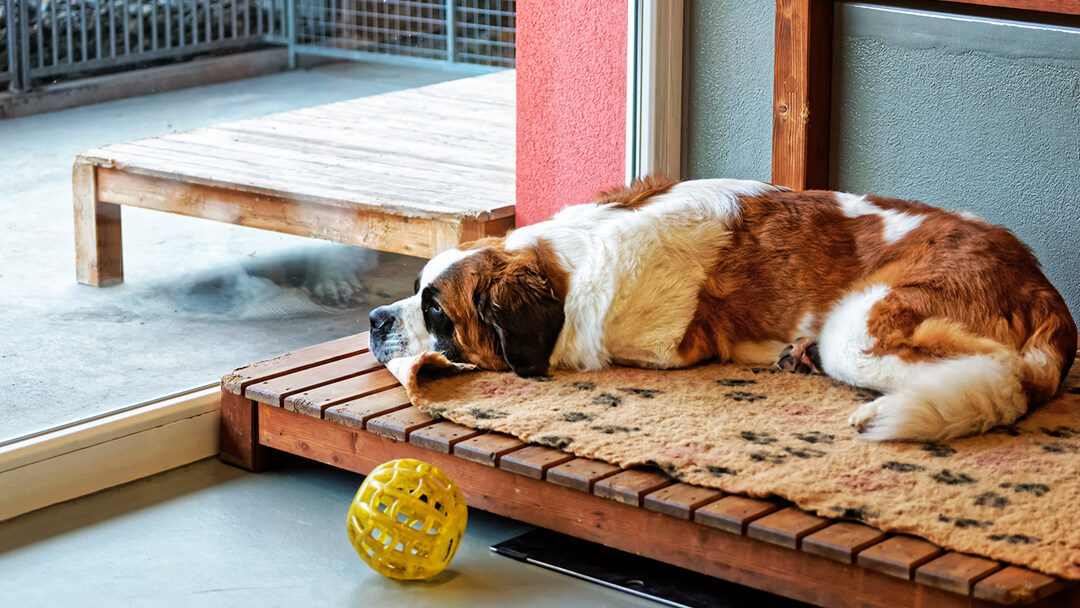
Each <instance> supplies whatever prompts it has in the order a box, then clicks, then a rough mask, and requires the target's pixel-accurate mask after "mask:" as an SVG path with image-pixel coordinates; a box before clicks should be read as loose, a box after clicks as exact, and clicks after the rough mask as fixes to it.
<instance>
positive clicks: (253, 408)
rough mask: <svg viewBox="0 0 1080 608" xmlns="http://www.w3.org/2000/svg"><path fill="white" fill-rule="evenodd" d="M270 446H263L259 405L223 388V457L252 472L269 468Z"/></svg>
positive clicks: (230, 462)
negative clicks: (267, 447) (267, 454)
mask: <svg viewBox="0 0 1080 608" xmlns="http://www.w3.org/2000/svg"><path fill="white" fill-rule="evenodd" d="M265 453H266V448H264V447H262V446H261V445H259V412H258V404H256V403H255V402H254V401H252V400H251V399H247V398H245V397H242V396H240V395H235V394H233V393H230V392H229V391H226V390H224V388H222V391H221V460H222V461H224V462H226V463H228V464H231V465H236V466H238V467H240V468H242V469H247V470H249V471H255V472H258V471H261V470H263V468H264V467H265V464H266V458H265Z"/></svg>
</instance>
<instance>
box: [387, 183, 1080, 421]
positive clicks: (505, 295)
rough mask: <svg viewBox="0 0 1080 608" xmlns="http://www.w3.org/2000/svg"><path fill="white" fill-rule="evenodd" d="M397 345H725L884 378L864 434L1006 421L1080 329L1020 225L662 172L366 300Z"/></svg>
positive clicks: (877, 382)
mask: <svg viewBox="0 0 1080 608" xmlns="http://www.w3.org/2000/svg"><path fill="white" fill-rule="evenodd" d="M370 323H371V333H370V340H371V348H372V351H373V353H374V354H375V356H376V358H378V359H379V360H380V361H382V362H386V361H388V360H390V359H392V358H394V357H399V356H405V355H411V354H416V353H418V352H421V351H426V350H435V351H438V352H441V353H443V354H444V355H445V356H446V357H447V358H449V359H450V360H452V361H458V362H463V363H470V364H473V365H476V366H478V367H480V368H482V369H488V370H513V371H514V372H515V373H517V374H518V375H521V376H527V377H532V376H543V375H547V374H548V372H549V370H550V369H552V368H555V369H566V370H599V369H603V368H604V367H606V366H609V365H612V364H618V365H628V366H636V367H643V368H657V369H670V368H680V367H687V366H691V365H695V364H698V363H703V362H708V361H717V362H735V363H742V364H752V365H767V364H776V365H778V366H780V367H781V368H783V369H786V370H791V371H800V372H808V371H818V370H819V371H821V372H823V373H824V374H827V375H828V376H830V377H832V378H834V379H836V380H839V381H841V382H844V383H847V384H851V385H854V386H858V387H863V388H868V389H873V390H875V391H879V392H880V393H882V395H881V396H880V397H878V398H877V399H875V400H873V401H871V402H868V403H865V404H863V405H861V406H859V407H858V408H857V409H856V410H855V411H854V413H853V414H852V415H851V418H850V420H849V422H850V424H851V426H853V427H854V429H855V430H856V431H857V432H858V434H859V435H860V436H862V437H864V438H866V439H869V440H919V441H932V440H942V439H948V438H953V437H959V436H964V435H970V434H974V433H980V432H984V431H986V430H988V429H990V428H992V427H994V426H997V425H1007V424H1011V423H1012V422H1014V421H1015V420H1017V419H1018V418H1019V417H1020V416H1022V415H1023V414H1024V413H1025V412H1026V411H1027V409H1028V407H1034V406H1037V405H1038V404H1040V403H1043V402H1045V401H1047V400H1049V399H1051V398H1052V397H1054V396H1056V395H1058V394H1059V393H1060V392H1061V391H1062V389H1063V386H1062V385H1063V381H1064V378H1065V375H1066V373H1067V372H1068V370H1069V368H1070V366H1071V365H1072V362H1073V359H1074V357H1075V355H1076V344H1077V330H1076V324H1075V322H1074V321H1073V318H1072V316H1071V314H1070V313H1069V310H1068V308H1067V307H1066V305H1065V302H1064V300H1063V299H1062V297H1061V295H1060V294H1059V293H1058V292H1057V290H1056V289H1054V287H1053V286H1052V285H1051V284H1050V282H1049V281H1048V280H1047V279H1046V277H1045V276H1044V275H1043V273H1042V271H1041V269H1040V266H1039V262H1038V260H1036V258H1035V256H1034V255H1033V254H1032V252H1031V250H1030V249H1029V248H1028V247H1027V246H1026V245H1025V244H1024V243H1022V242H1021V241H1020V240H1019V239H1018V238H1017V237H1016V236H1014V235H1013V234H1012V233H1011V232H1010V231H1009V230H1007V229H1005V228H1003V227H1000V226H995V225H991V224H989V223H986V222H983V221H981V220H980V219H978V218H976V217H975V216H971V215H967V214H955V213H950V212H947V211H944V210H941V209H938V208H936V207H932V206H929V205H925V204H922V203H918V202H913V201H905V200H899V199H893V198H883V197H877V196H862V195H856V194H848V193H843V192H828V191H801V192H800V191H791V190H787V189H785V188H781V187H777V186H773V185H770V184H766V183H761V182H755V181H742V180H730V179H705V180H691V181H682V182H676V181H673V180H669V179H666V178H663V177H649V178H646V179H643V180H638V181H635V182H634V183H633V184H632V185H631V186H629V187H626V188H619V189H615V190H611V191H608V192H604V193H601V194H600V195H598V196H597V197H596V199H595V200H594V201H593V202H591V203H587V204H582V205H577V206H571V207H567V208H566V209H563V210H562V211H560V212H559V213H557V214H556V215H555V216H554V217H552V218H551V219H549V220H547V221H544V222H540V223H537V224H533V225H530V226H525V227H522V228H519V229H517V230H515V231H513V232H511V233H510V234H509V235H507V236H506V237H505V238H487V239H482V240H479V241H476V242H475V243H471V244H468V245H464V246H462V247H461V248H459V249H452V250H449V251H444V252H442V253H440V254H438V255H437V256H435V257H434V258H432V259H431V260H430V261H429V262H428V263H427V265H426V266H425V267H424V269H423V271H422V272H421V274H420V276H419V278H418V279H417V284H416V294H415V295H413V296H412V297H410V298H406V299H404V300H401V301H399V302H396V303H394V304H391V305H387V306H382V307H379V308H377V309H375V310H373V311H372V312H371V315H370Z"/></svg>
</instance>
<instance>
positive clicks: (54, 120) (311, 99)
mask: <svg viewBox="0 0 1080 608" xmlns="http://www.w3.org/2000/svg"><path fill="white" fill-rule="evenodd" d="M461 76H462V74H459V73H455V72H444V71H438V70H427V69H417V68H404V67H400V66H380V65H371V64H361V63H337V64H330V65H325V66H322V67H318V68H314V69H307V70H298V71H294V72H288V73H282V74H276V75H271V76H265V77H260V78H253V79H248V80H241V81H236V82H231V83H226V84H220V85H213V86H206V87H199V88H193V89H186V90H181V91H172V92H165V93H159V94H156V95H150V96H146V97H139V98H133V99H126V100H121V101H115V102H109V103H104V104H98V105H93V106H86V107H82V108H76V109H71V110H65V111H61V112H54V113H50V114H42V115H37V116H30V117H26V118H19V119H14V120H8V121H0V441H3V440H4V439H7V438H11V437H14V436H18V435H21V434H24V433H27V432H32V431H35V430H40V429H42V428H46V427H49V426H53V425H55V424H58V423H62V422H66V421H69V420H72V419H77V418H81V417H85V416H87V415H92V414H97V413H101V412H104V411H107V410H109V409H114V408H116V407H120V406H124V405H128V404H130V403H134V402H137V401H141V400H145V399H149V398H153V397H156V396H160V395H163V394H167V393H171V392H175V391H177V390H180V389H185V388H189V387H192V386H196V385H199V384H204V383H209V382H213V381H214V380H215V379H217V378H220V377H221V376H222V375H223V374H224V373H227V372H228V371H230V370H232V369H233V368H235V367H237V366H239V365H243V364H245V363H249V362H251V361H255V360H258V359H261V358H265V357H268V356H272V355H276V354H278V353H281V352H285V351H288V350H292V349H295V348H299V347H302V346H306V345H309V344H315V343H318V342H322V341H325V340H329V339H332V338H335V337H338V336H342V335H346V334H348V333H354V332H356V331H361V330H362V329H364V328H366V317H367V312H368V310H369V309H370V308H371V307H373V306H375V305H378V304H382V303H385V302H387V301H391V300H394V299H397V298H398V297H401V296H403V295H405V294H406V293H407V292H409V291H410V290H411V288H412V282H413V278H414V277H415V276H416V273H417V271H418V270H419V267H420V265H421V264H422V261H421V260H418V259H415V258H408V257H404V256H395V255H387V254H376V253H375V252H370V251H366V250H361V249H356V248H351V247H343V246H337V245H333V244H329V243H321V242H318V241H313V240H310V239H304V238H300V237H292V236H288V235H279V234H274V233H270V232H265V231H261V230H254V229H250V228H240V227H235V226H231V225H224V224H218V223H214V222H209V221H205V220H199V219H192V218H185V217H181V216H176V215H170V214H163V213H157V212H153V211H145V210H140V209H133V208H125V209H124V210H123V231H124V266H125V274H126V282H125V283H124V284H123V285H120V286H116V287H110V288H104V289H97V288H93V287H87V286H83V285H78V284H76V283H75V267H74V244H73V236H72V235H73V228H72V208H71V166H72V161H73V160H74V158H75V155H76V154H78V153H79V152H81V151H83V150H86V149H88V148H91V147H95V146H99V145H104V144H108V143H112V142H118V141H124V140H129V139H134V138H139V137H151V136H155V135H161V134H164V133H168V132H170V131H174V130H177V131H179V130H188V129H193V128H197V127H200V126H205V125H209V124H215V123H220V122H226V121H229V120H237V119H241V118H248V117H253V116H260V115H264V114H269V113H272V112H279V111H284V110H289V109H295V108H300V107H306V106H312V105H317V104H322V103H330V102H334V101H340V100H344V99H350V98H355V97H360V96H365V95H372V94H376V93H382V92H387V91H392V90H397V89H402V88H408V87H414V86H420V85H424V84H430V83H434V82H438V81H442V80H448V79H452V78H458V77H461ZM405 110H406V109H404V108H403V111H405ZM357 269H359V270H360V271H361V272H360V273H359V274H357V272H356V271H357Z"/></svg>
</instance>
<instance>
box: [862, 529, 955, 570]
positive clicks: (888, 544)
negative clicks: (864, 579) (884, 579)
mask: <svg viewBox="0 0 1080 608" xmlns="http://www.w3.org/2000/svg"><path fill="white" fill-rule="evenodd" d="M942 553H944V551H942V549H941V547H938V546H937V545H935V544H934V543H931V542H929V541H925V540H923V539H921V538H915V537H914V536H893V537H892V538H887V539H885V540H883V541H881V542H880V543H878V544H876V545H873V546H871V547H869V548H868V549H866V550H864V551H862V552H860V553H859V555H858V557H857V558H856V559H855V563H857V564H859V565H860V566H862V567H864V568H870V569H871V570H877V571H878V572H884V573H885V574H888V575H891V576H895V577H897V578H902V579H910V578H911V576H912V574H913V573H914V572H915V569H916V568H918V567H919V566H921V565H923V564H925V563H926V562H928V561H930V560H932V559H934V558H935V557H938V556H939V555H941V554H942Z"/></svg>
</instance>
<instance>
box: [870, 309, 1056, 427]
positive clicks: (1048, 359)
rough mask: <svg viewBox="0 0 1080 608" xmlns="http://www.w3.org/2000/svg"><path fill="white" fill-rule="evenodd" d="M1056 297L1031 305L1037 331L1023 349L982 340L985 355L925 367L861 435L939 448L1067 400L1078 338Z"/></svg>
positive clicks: (882, 405) (883, 403)
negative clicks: (1048, 403) (1066, 389)
mask: <svg viewBox="0 0 1080 608" xmlns="http://www.w3.org/2000/svg"><path fill="white" fill-rule="evenodd" d="M1053 295H1054V296H1056V298H1053V299H1048V300H1043V301H1040V300H1036V301H1035V302H1033V303H1032V307H1031V308H1030V309H1029V310H1028V318H1029V319H1031V321H1032V325H1033V326H1034V330H1033V331H1031V332H1030V334H1029V335H1028V337H1027V339H1026V340H1025V341H1024V343H1023V344H1022V345H1021V346H1020V348H1019V349H1017V348H1012V347H1009V346H1006V345H1004V344H1000V343H996V342H992V341H989V340H979V342H980V343H981V345H982V346H983V348H982V349H981V351H982V352H977V353H973V354H969V355H965V356H961V357H955V358H951V359H940V360H937V361H933V362H927V363H926V364H924V365H921V366H919V369H918V370H913V373H912V374H911V375H910V376H908V379H907V381H906V382H904V383H903V384H902V385H900V386H896V387H894V391H893V392H889V393H888V394H886V395H885V396H883V397H881V398H880V399H878V400H877V401H876V402H875V404H876V405H877V407H876V408H875V409H876V413H875V416H874V420H873V424H872V425H871V426H870V427H869V428H867V429H865V431H864V432H863V433H862V436H863V437H864V438H866V439H871V440H890V439H906V440H920V441H938V440H944V439H950V438H954V437H961V436H964V435H970V434H973V433H982V432H985V431H988V430H990V429H991V428H993V427H995V426H998V425H1003V424H1012V423H1013V422H1015V421H1016V420H1017V419H1018V418H1020V417H1021V416H1023V415H1024V413H1025V412H1027V410H1028V409H1029V408H1030V407H1036V406H1038V405H1040V404H1042V403H1045V402H1046V401H1048V400H1050V399H1052V398H1053V397H1055V396H1057V395H1058V394H1060V393H1061V391H1062V390H1063V388H1064V380H1065V377H1066V375H1067V374H1068V372H1069V369H1070V368H1071V367H1072V364H1073V360H1074V359H1075V357H1076V343H1077V333H1076V324H1075V322H1074V321H1073V319H1072V316H1071V315H1070V314H1069V312H1068V309H1067V308H1065V305H1064V302H1063V301H1061V299H1060V296H1058V295H1057V294H1056V293H1055V294H1053ZM1055 299H1056V301H1054V300H1055ZM917 333H919V332H918V331H916V334H917Z"/></svg>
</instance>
